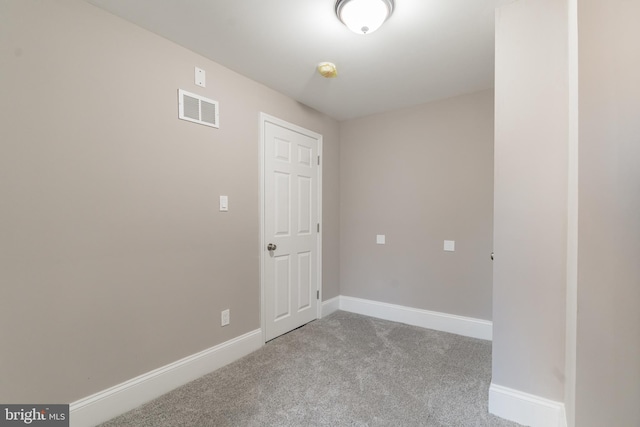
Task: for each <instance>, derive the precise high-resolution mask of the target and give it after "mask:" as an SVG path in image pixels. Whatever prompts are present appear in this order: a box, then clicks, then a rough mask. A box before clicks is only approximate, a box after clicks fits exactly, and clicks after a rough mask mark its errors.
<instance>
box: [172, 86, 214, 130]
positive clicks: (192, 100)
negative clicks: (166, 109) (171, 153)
mask: <svg viewBox="0 0 640 427" xmlns="http://www.w3.org/2000/svg"><path fill="white" fill-rule="evenodd" d="M178 117H179V118H180V119H182V120H187V121H190V122H194V123H199V124H201V125H205V126H211V127H214V128H219V127H220V123H219V121H218V101H214V100H211V99H207V98H204V97H202V96H200V95H196V94H193V93H189V92H187V91H184V90H182V89H178Z"/></svg>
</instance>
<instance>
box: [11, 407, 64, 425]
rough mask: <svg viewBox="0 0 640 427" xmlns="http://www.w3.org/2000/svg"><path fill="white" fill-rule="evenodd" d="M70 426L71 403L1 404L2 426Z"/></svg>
mask: <svg viewBox="0 0 640 427" xmlns="http://www.w3.org/2000/svg"><path fill="white" fill-rule="evenodd" d="M5 426H8V427H10V426H13V427H16V426H37V427H69V405H0V427H5Z"/></svg>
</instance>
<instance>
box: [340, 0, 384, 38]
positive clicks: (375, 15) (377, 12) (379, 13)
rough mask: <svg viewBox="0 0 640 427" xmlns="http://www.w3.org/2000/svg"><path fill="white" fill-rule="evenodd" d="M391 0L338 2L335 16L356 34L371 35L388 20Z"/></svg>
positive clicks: (343, 0) (347, 0)
mask: <svg viewBox="0 0 640 427" xmlns="http://www.w3.org/2000/svg"><path fill="white" fill-rule="evenodd" d="M393 7H394V4H393V0H338V1H337V2H336V15H337V16H338V19H340V21H342V23H343V24H344V25H346V26H347V28H349V29H350V30H351V31H353V32H354V33H356V34H371V33H373V32H374V31H375V30H377V29H378V28H380V26H381V25H382V24H384V21H386V20H387V19H389V16H391V13H392V12H393Z"/></svg>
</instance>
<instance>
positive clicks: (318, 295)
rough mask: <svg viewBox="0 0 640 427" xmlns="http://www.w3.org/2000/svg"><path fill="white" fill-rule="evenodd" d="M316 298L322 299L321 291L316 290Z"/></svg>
mask: <svg viewBox="0 0 640 427" xmlns="http://www.w3.org/2000/svg"><path fill="white" fill-rule="evenodd" d="M316 299H320V291H316Z"/></svg>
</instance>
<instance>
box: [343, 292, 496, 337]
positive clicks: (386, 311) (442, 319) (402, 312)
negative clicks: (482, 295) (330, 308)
mask: <svg viewBox="0 0 640 427" xmlns="http://www.w3.org/2000/svg"><path fill="white" fill-rule="evenodd" d="M340 310H344V311H350V312H353V313H358V314H364V315H366V316H371V317H377V318H379V319H385V320H392V321H394V322H400V323H406V324H408V325H414V326H420V327H423V328H428V329H434V330H436V331H443V332H450V333H452V334H458V335H463V336H467V337H472V338H480V339H483V340H489V341H490V340H491V339H492V338H493V322H490V321H488V320H482V319H474V318H472V317H463V316H456V315H454V314H446V313H438V312H436V311H428V310H421V309H418V308H411V307H405V306H402V305H395V304H387V303H382V302H378V301H371V300H365V299H361V298H353V297H345V296H340Z"/></svg>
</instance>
